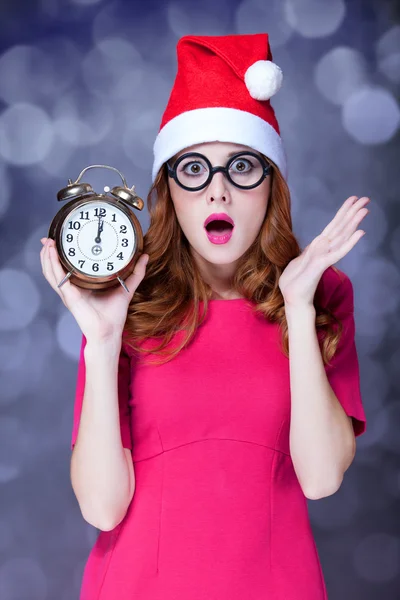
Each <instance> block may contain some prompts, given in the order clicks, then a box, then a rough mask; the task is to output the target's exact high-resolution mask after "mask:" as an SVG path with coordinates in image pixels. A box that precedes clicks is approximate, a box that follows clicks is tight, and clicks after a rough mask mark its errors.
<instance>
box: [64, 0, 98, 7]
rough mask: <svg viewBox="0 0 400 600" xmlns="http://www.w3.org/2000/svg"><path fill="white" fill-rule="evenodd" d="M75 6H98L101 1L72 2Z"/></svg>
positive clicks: (72, 0)
mask: <svg viewBox="0 0 400 600" xmlns="http://www.w3.org/2000/svg"><path fill="white" fill-rule="evenodd" d="M71 2H73V3H74V4H82V6H90V5H92V4H98V3H99V2H101V0H71Z"/></svg>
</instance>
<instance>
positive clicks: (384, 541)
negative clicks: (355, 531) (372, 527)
mask: <svg viewBox="0 0 400 600" xmlns="http://www.w3.org/2000/svg"><path fill="white" fill-rule="evenodd" d="M354 565H355V568H356V570H357V573H358V574H359V576H360V577H361V578H362V579H364V580H366V581H369V582H371V583H384V582H385V581H392V580H393V579H395V578H396V577H397V576H398V574H399V569H400V541H399V539H398V538H397V537H395V536H394V535H390V534H389V533H374V534H371V535H368V536H367V537H365V538H364V539H363V540H362V541H361V542H360V543H359V544H358V546H357V547H356V549H355V552H354Z"/></svg>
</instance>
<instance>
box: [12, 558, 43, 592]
mask: <svg viewBox="0 0 400 600" xmlns="http://www.w3.org/2000/svg"><path fill="white" fill-rule="evenodd" d="M0 590H1V592H2V598H4V600H16V599H17V598H18V599H19V598H28V597H29V600H46V598H47V597H48V596H47V593H48V586H47V577H46V575H45V573H44V572H43V569H42V567H41V566H40V564H39V562H38V561H37V560H35V559H34V558H29V557H21V558H19V557H17V558H9V559H7V560H4V561H3V562H2V564H1V565H0Z"/></svg>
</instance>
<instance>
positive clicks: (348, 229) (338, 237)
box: [330, 208, 369, 249]
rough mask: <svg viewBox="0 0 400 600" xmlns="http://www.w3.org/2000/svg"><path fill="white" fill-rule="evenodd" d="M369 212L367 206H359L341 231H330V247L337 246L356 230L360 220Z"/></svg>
mask: <svg viewBox="0 0 400 600" xmlns="http://www.w3.org/2000/svg"><path fill="white" fill-rule="evenodd" d="M368 213H369V210H368V208H361V209H360V210H359V211H358V212H357V213H356V214H355V215H354V216H353V218H352V219H351V220H350V221H349V222H348V223H346V224H345V225H344V226H343V228H342V230H341V231H338V232H336V233H335V232H333V233H331V234H330V235H331V238H330V239H331V247H332V248H333V249H335V248H338V247H339V246H341V245H342V244H343V242H344V241H347V240H348V239H349V237H350V236H351V235H353V233H354V232H355V231H356V229H357V228H358V226H359V224H360V223H361V221H362V220H363V219H364V217H365V216H366V215H367V214H368Z"/></svg>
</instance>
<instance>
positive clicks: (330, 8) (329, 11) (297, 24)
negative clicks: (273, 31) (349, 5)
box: [284, 0, 346, 38]
mask: <svg viewBox="0 0 400 600" xmlns="http://www.w3.org/2000/svg"><path fill="white" fill-rule="evenodd" d="M284 14H285V18H286V19H287V22H288V23H289V25H290V26H291V27H292V28H293V29H295V30H296V31H297V32H298V33H300V34H301V35H302V36H303V37H306V38H318V37H326V36H328V35H331V34H332V33H334V32H335V31H337V29H339V27H340V25H341V24H342V22H343V19H344V17H345V14H346V5H345V3H344V2H343V0H284Z"/></svg>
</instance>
